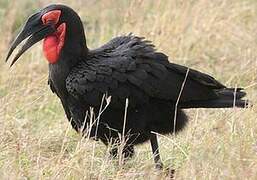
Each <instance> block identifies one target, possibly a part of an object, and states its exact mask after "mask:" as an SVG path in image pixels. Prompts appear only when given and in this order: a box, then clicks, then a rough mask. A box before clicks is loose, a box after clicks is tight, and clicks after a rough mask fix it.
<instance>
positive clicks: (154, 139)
mask: <svg viewBox="0 0 257 180" xmlns="http://www.w3.org/2000/svg"><path fill="white" fill-rule="evenodd" d="M150 142H151V147H152V152H153V157H154V163H155V168H156V169H162V168H163V164H162V162H161V157H160V152H159V147H158V141H157V136H156V134H151V135H150Z"/></svg>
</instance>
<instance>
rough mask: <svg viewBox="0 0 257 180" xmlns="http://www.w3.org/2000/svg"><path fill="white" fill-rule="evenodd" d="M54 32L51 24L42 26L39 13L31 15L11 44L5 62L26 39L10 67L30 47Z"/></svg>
mask: <svg viewBox="0 0 257 180" xmlns="http://www.w3.org/2000/svg"><path fill="white" fill-rule="evenodd" d="M55 31H56V29H55V27H54V25H53V24H51V23H49V24H46V25H44V24H43V23H42V21H41V13H40V12H38V13H35V14H33V15H32V16H30V17H29V19H28V20H27V22H26V23H25V25H24V27H23V28H22V30H21V31H20V33H19V34H18V36H17V37H16V38H15V40H14V41H13V42H12V45H11V47H10V49H9V51H8V54H7V57H6V60H5V61H6V62H7V61H8V59H9V57H10V56H11V54H12V52H13V51H14V49H15V48H16V47H17V46H18V45H19V44H20V43H21V42H22V41H23V40H25V39H26V38H28V40H27V41H26V42H25V44H24V45H23V46H22V47H21V49H20V50H19V52H18V53H17V54H16V56H15V57H14V58H13V61H12V63H11V65H10V66H12V65H13V64H14V63H15V62H16V61H17V60H18V59H19V57H20V56H21V55H22V54H23V53H24V52H25V51H27V50H28V49H29V48H30V47H31V46H33V45H34V44H36V43H37V42H39V41H40V40H42V39H44V38H45V37H46V36H47V35H49V34H52V33H54V32H55Z"/></svg>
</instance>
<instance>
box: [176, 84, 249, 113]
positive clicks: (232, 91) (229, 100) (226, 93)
mask: <svg viewBox="0 0 257 180" xmlns="http://www.w3.org/2000/svg"><path fill="white" fill-rule="evenodd" d="M215 91H216V94H217V95H218V98H217V99H212V100H199V101H191V102H188V101H187V102H181V103H179V107H180V108H181V109H187V108H231V107H239V108H245V107H248V106H249V101H248V100H244V99H242V98H243V97H244V96H245V95H246V93H245V92H244V89H243V88H224V89H218V90H215Z"/></svg>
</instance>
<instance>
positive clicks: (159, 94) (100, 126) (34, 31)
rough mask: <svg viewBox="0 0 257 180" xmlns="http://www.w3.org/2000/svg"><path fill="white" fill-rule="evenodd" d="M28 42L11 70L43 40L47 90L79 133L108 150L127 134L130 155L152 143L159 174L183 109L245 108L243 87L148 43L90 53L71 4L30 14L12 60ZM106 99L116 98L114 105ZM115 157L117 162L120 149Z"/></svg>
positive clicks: (124, 40) (128, 42) (125, 39)
mask: <svg viewBox="0 0 257 180" xmlns="http://www.w3.org/2000/svg"><path fill="white" fill-rule="evenodd" d="M26 38H28V40H27V41H26V43H25V44H24V45H23V46H22V48H21V49H20V51H19V52H18V53H17V55H16V56H15V57H14V59H13V61H12V63H11V66H12V65H13V64H14V63H15V62H16V61H17V60H18V58H19V57H20V56H21V55H22V54H23V53H24V52H25V51H26V50H27V49H29V48H30V47H31V46H32V45H33V44H35V43H37V42H38V41H40V40H42V39H44V42H43V52H44V55H45V57H46V59H47V60H48V61H49V80H48V84H49V85H50V88H51V90H52V91H53V92H54V93H55V94H56V95H57V96H58V97H59V98H60V100H61V103H62V106H63V108H64V111H65V113H66V116H67V118H68V120H69V121H70V122H71V124H72V127H73V128H74V129H75V130H76V131H80V132H86V130H87V129H88V128H89V127H90V128H91V131H90V133H89V136H90V137H95V138H96V139H100V140H101V141H102V142H103V143H104V144H105V145H108V144H109V143H111V144H114V143H117V144H119V143H121V138H120V137H121V134H123V135H124V134H125V135H126V141H125V145H124V148H123V151H122V153H123V156H124V157H130V156H132V155H133V154H134V145H136V144H139V143H143V142H145V141H147V140H150V142H151V147H152V152H153V155H154V161H155V164H156V167H157V168H161V167H162V162H161V160H160V155H159V150H158V143H157V137H156V133H160V134H167V133H173V132H175V131H179V130H181V129H182V128H183V127H184V126H185V125H186V123H187V121H188V119H187V116H186V115H185V113H184V112H183V111H182V109H186V108H230V107H235V106H236V107H245V106H247V101H246V100H242V97H244V96H245V95H246V93H245V92H244V91H243V89H242V88H227V87H226V86H224V85H223V84H221V83H220V82H218V81H217V80H215V79H214V78H213V77H211V76H209V75H207V74H204V73H201V72H199V71H196V70H193V69H189V68H188V67H184V66H181V65H177V64H173V63H170V62H169V60H168V57H167V56H166V55H165V54H163V53H161V52H157V51H156V50H155V48H154V45H152V44H151V42H150V41H147V40H145V39H144V38H142V37H137V36H134V35H132V34H129V35H127V36H119V37H116V38H114V39H112V40H111V41H110V42H108V43H107V44H105V45H103V46H101V47H100V48H98V49H94V50H89V49H88V48H87V44H86V38H85V34H84V28H83V24H82V22H81V20H80V18H79V16H78V14H77V13H76V12H75V11H74V10H72V9H71V8H69V7H67V6H65V5H60V4H53V5H49V6H47V7H46V8H44V9H42V10H40V11H39V12H37V13H35V14H33V15H32V16H30V17H29V18H28V20H27V22H26V24H25V25H24V27H23V29H22V30H21V32H20V33H19V35H18V36H17V37H16V39H15V40H14V42H13V43H12V45H11V48H10V50H9V53H8V55H7V58H6V61H7V60H8V58H9V57H10V55H11V54H12V52H13V50H14V49H15V48H16V47H17V46H18V45H19V44H20V43H21V42H22V41H23V40H25V39H26ZM103 95H106V96H105V97H111V101H110V103H109V104H108V101H103ZM105 106H107V107H106V108H105ZM126 106H127V108H125V107H126ZM90 107H92V108H93V110H92V109H91V108H90ZM103 108H104V111H102V109H103ZM125 109H126V110H125ZM90 112H94V113H95V114H96V117H98V115H99V114H100V118H98V121H96V122H94V123H93V124H92V123H91V126H90V118H88V114H90ZM124 117H125V118H124ZM96 119H97V118H96ZM124 119H125V120H124ZM123 127H125V128H123ZM154 132H156V133H154ZM110 153H111V154H112V155H113V156H116V155H117V147H113V148H112V149H111V151H110Z"/></svg>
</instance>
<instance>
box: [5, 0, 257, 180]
mask: <svg viewBox="0 0 257 180" xmlns="http://www.w3.org/2000/svg"><path fill="white" fill-rule="evenodd" d="M50 2H54V1H51V0H44V1H43V0H40V1H32V0H24V1H14V0H0V33H1V38H0V58H1V61H0V67H1V71H0V179H167V178H168V176H167V173H166V172H165V171H163V172H158V171H156V170H154V168H153V160H152V154H151V150H150V145H149V144H148V143H146V144H143V145H140V146H137V148H136V151H137V153H136V155H135V157H134V158H133V159H131V160H129V161H128V162H127V163H126V164H124V165H122V166H118V162H117V160H110V159H109V158H108V153H107V151H108V150H107V149H106V148H105V147H104V145H103V144H101V143H100V142H94V141H92V140H88V139H82V138H81V137H80V136H79V135H78V134H76V133H75V132H74V131H73V130H72V129H71V127H70V125H69V123H68V121H67V120H66V118H65V115H64V112H63V110H62V107H61V104H60V102H59V100H58V98H57V97H56V96H55V95H53V94H52V93H51V91H50V90H49V87H48V86H47V76H48V70H47V63H46V61H44V58H43V56H42V52H41V46H39V45H36V46H34V47H33V49H31V50H30V51H29V52H27V53H26V54H25V55H24V56H23V57H22V58H21V59H20V61H19V62H18V63H17V64H16V66H14V67H13V68H11V69H10V68H9V67H8V65H6V64H5V63H4V57H5V55H6V52H7V49H8V46H9V44H8V43H7V42H10V40H11V39H12V38H13V37H14V36H15V35H16V33H17V32H18V29H19V27H20V26H21V25H22V23H23V22H24V21H25V19H26V17H27V16H29V15H30V14H31V13H32V12H34V11H35V10H37V9H40V8H41V7H43V6H45V5H46V4H48V3H50ZM59 2H62V3H65V4H68V5H69V6H71V7H73V8H74V9H75V10H76V11H77V12H78V13H79V15H80V16H81V18H82V20H83V23H84V25H85V31H86V35H87V43H88V45H89V47H90V48H94V47H98V46H100V45H101V44H102V43H104V42H107V41H108V40H109V39H111V38H112V37H114V36H116V35H120V34H127V33H129V32H133V33H134V34H136V35H139V36H145V37H146V38H147V39H149V40H152V41H153V43H154V44H155V45H156V47H157V49H158V50H160V51H163V52H164V53H166V54H167V55H169V57H170V61H172V62H175V63H179V64H184V65H187V66H190V67H192V68H195V69H198V70H201V71H203V72H207V73H208V74H211V75H213V76H214V77H216V78H217V79H218V80H220V81H221V82H223V83H224V84H226V85H227V86H236V87H239V86H240V87H241V86H242V87H245V88H246V91H247V92H248V98H249V99H251V100H252V103H253V105H254V106H253V107H252V108H249V109H230V110H228V109H226V110H224V109H219V110H204V109H198V110H190V111H187V114H188V115H189V116H190V122H189V124H188V126H187V128H186V129H185V130H184V131H183V132H181V133H179V134H177V135H176V137H174V136H161V137H160V148H161V155H162V159H163V161H164V164H165V166H166V167H173V168H176V174H175V176H176V179H257V126H256V119H257V109H256V106H255V102H256V101H257V88H256V82H257V81H256V77H257V63H256V62H257V60H256V59H257V53H256V52H257V40H256V38H257V2H256V1H255V0H244V1H241V0H217V1H211V0H186V1H180V0H171V1H169V0H155V1H154V0H147V1H146V0H140V1H137V0H132V1H129V0H121V1H115V0H108V1H105V0H92V1H72V0H62V1H59ZM93 149H94V151H93Z"/></svg>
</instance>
